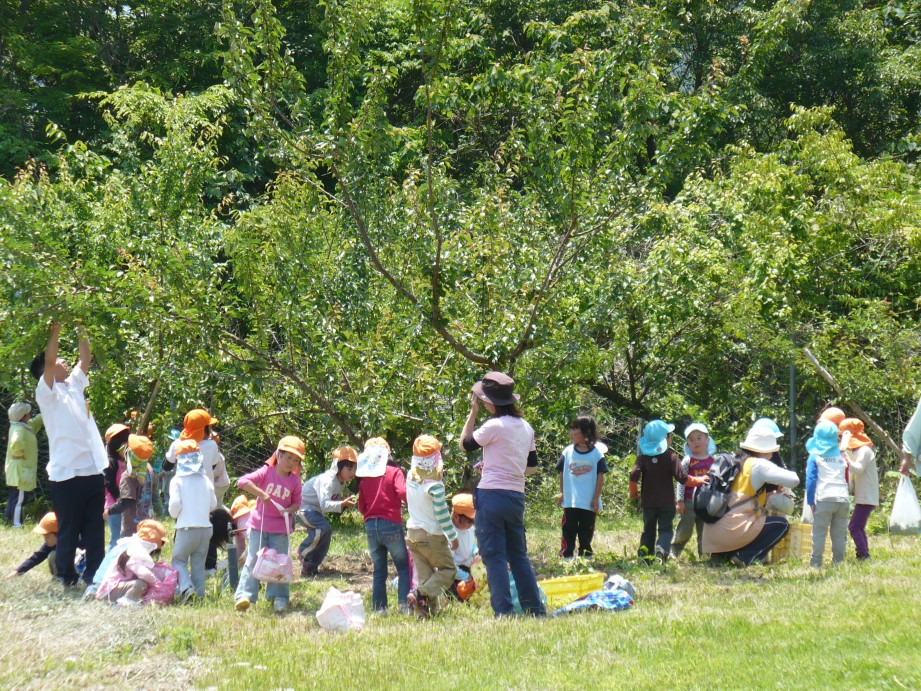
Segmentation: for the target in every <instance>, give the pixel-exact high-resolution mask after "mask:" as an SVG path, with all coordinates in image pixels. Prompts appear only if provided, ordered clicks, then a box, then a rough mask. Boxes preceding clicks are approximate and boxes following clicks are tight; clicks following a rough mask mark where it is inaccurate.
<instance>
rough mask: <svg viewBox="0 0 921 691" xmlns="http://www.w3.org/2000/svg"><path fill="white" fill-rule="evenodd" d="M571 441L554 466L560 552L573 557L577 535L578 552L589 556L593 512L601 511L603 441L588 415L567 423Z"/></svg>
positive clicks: (595, 514)
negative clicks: (559, 508) (560, 525)
mask: <svg viewBox="0 0 921 691" xmlns="http://www.w3.org/2000/svg"><path fill="white" fill-rule="evenodd" d="M569 438H570V439H571V440H572V444H570V445H569V446H567V447H566V448H565V449H563V453H562V454H561V455H560V460H559V461H557V464H556V469H557V470H558V471H559V472H560V494H559V497H558V499H557V501H558V503H559V505H560V506H562V507H563V540H562V544H561V547H560V556H561V557H563V558H564V559H572V557H573V553H574V551H575V547H576V538H577V537H578V539H579V556H580V557H590V556H592V537H593V536H594V535H595V516H597V515H598V512H599V511H601V487H602V485H603V484H604V474H605V473H606V472H608V465H607V463H605V460H604V452H603V451H602V450H601V449H602V448H604V445H599V444H598V428H597V427H596V425H595V421H594V420H593V419H592V418H590V417H588V416H587V415H580V416H579V417H577V418H576V419H575V420H573V421H572V422H571V423H570V424H569Z"/></svg>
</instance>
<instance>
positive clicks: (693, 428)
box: [684, 422, 716, 456]
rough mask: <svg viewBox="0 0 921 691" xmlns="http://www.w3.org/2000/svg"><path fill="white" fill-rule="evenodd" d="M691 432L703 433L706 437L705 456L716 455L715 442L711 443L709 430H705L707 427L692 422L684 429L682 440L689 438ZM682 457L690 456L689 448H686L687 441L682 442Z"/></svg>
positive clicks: (700, 423)
mask: <svg viewBox="0 0 921 691" xmlns="http://www.w3.org/2000/svg"><path fill="white" fill-rule="evenodd" d="M691 432H703V433H704V434H706V435H707V437H708V439H707V455H708V456H712V455H713V454H715V453H716V442H715V441H713V438H712V437H710V430H708V429H707V426H706V425H705V424H704V423H702V422H693V423H691V424H690V425H688V426H687V427H685V428H684V438H685V439H687V438H688V437H690V436H691ZM684 455H685V456H690V455H691V447H690V446H688V443H687V441H685V442H684Z"/></svg>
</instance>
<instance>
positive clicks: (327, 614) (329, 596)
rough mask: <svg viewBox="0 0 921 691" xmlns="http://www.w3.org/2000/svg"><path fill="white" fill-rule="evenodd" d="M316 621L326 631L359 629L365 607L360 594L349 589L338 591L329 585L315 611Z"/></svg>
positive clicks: (363, 617) (361, 624) (363, 623)
mask: <svg viewBox="0 0 921 691" xmlns="http://www.w3.org/2000/svg"><path fill="white" fill-rule="evenodd" d="M317 621H318V622H319V623H320V626H322V627H323V628H324V629H325V630H326V631H333V632H345V631H348V630H349V629H355V630H356V631H361V629H362V627H364V625H365V608H364V605H363V604H362V603H361V595H359V594H358V593H353V592H352V591H351V590H348V591H346V592H344V593H343V592H340V591H339V590H337V589H336V588H333V587H330V589H329V592H327V593H326V599H324V600H323V606H322V607H320V611H319V612H317Z"/></svg>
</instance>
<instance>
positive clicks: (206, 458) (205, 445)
mask: <svg viewBox="0 0 921 691" xmlns="http://www.w3.org/2000/svg"><path fill="white" fill-rule="evenodd" d="M180 441H182V440H181V439H176V440H175V441H174V442H173V443H172V444H170V445H169V448H168V449H167V450H166V454H165V458H166V460H167V461H169V462H170V463H176V447H178V446H179V442H180ZM198 448H199V450H200V451H201V465H202V470H204V472H205V477H206V478H208V480H210V482H211V492H212V493H213V492H214V488H215V486H218V487H226V485H221V484H219V483H218V484H217V485H216V484H215V482H214V464H215V463H216V462H217V457H218V456H220V460H221V461H223V460H224V457H223V456H221V452H220V451H219V450H218V448H217V443H216V442H215V441H214V440H213V439H202V440H201V441H200V442H198ZM225 475H226V473H225ZM227 484H228V485H229V484H230V481H229V480H228V482H227ZM209 525H210V523H209Z"/></svg>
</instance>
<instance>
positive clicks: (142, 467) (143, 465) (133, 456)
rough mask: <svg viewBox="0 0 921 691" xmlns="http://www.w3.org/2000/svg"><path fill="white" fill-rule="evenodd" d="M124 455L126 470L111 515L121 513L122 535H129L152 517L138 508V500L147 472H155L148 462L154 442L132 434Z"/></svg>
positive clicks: (110, 508)
mask: <svg viewBox="0 0 921 691" xmlns="http://www.w3.org/2000/svg"><path fill="white" fill-rule="evenodd" d="M124 456H125V472H124V473H123V474H122V477H121V480H120V481H119V487H118V489H119V499H118V501H117V502H115V503H114V504H112V506H110V507H109V516H113V515H116V516H117V515H119V514H120V515H121V517H122V530H121V535H122V537H128V536H130V535H134V532H135V530H136V528H137V524H138V523H140V522H141V521H143V520H146V519H148V518H151V516H149V515H146V513H145V512H141V511H139V510H138V500H139V499H140V498H141V485H142V484H143V482H144V478H145V476H146V474H147V473H152V472H153V469H152V468H151V467H150V464H149V463H148V461H149V460H150V458H151V456H153V443H152V442H151V441H150V439H148V438H147V437H143V436H141V435H139V434H130V435H128V442H127V445H126V449H125V451H124Z"/></svg>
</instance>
